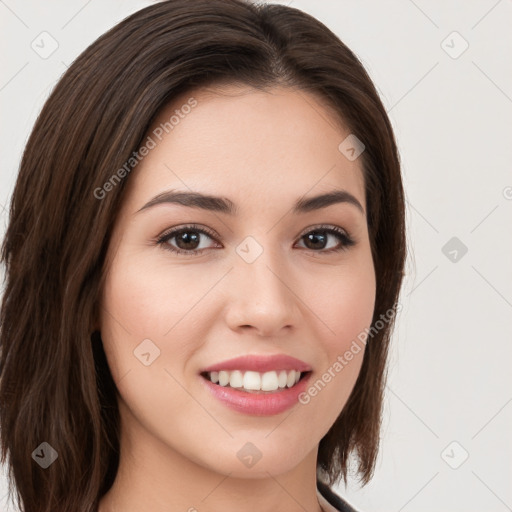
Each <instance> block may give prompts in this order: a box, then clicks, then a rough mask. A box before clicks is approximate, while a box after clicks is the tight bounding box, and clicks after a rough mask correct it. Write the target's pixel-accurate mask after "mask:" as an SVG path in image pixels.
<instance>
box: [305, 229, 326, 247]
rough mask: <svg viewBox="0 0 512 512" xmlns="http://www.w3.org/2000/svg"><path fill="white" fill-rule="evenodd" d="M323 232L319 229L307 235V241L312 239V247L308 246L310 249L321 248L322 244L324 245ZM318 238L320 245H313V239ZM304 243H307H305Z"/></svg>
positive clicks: (316, 239)
mask: <svg viewBox="0 0 512 512" xmlns="http://www.w3.org/2000/svg"><path fill="white" fill-rule="evenodd" d="M325 238H326V237H325V234H321V232H320V231H314V232H313V233H310V234H309V235H307V240H308V242H310V241H313V247H310V248H312V249H323V246H324V245H325ZM318 239H320V240H321V241H320V245H315V243H314V242H315V241H318ZM306 245H308V244H307V243H306Z"/></svg>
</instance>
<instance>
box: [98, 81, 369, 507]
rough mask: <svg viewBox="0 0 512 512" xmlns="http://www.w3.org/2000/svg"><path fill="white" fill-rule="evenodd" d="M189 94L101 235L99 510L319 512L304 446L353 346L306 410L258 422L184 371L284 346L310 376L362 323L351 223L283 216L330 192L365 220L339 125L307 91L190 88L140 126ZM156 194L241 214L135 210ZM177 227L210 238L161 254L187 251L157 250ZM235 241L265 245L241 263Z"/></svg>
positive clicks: (359, 224)
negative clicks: (111, 478) (105, 484)
mask: <svg viewBox="0 0 512 512" xmlns="http://www.w3.org/2000/svg"><path fill="white" fill-rule="evenodd" d="M191 96H193V97H194V98H195V99H196V100H197V106H195V107H194V108H193V109H192V110H191V112H190V114H188V115H187V116H184V117H183V118H182V119H180V121H179V124H177V125H176V126H175V127H174V129H173V130H172V131H171V132H170V133H169V134H168V135H166V136H165V137H164V138H163V139H162V141H160V142H159V143H158V144H157V146H156V147H155V148H154V149H152V150H151V151H150V152H149V154H148V155H147V156H146V157H145V158H144V159H143V160H142V162H141V163H139V164H138V166H137V167H136V169H134V170H133V171H132V174H131V175H130V177H129V180H130V182H129V184H128V185H129V186H128V188H127V195H126V196H125V198H124V202H123V205H122V209H121V212H120V216H119V217H118V219H117V222H116V225H115V229H114V233H113V236H112V239H111V242H110V249H109V255H108V261H109V264H108V266H107V276H106V282H105V286H104V289H103V290H102V296H101V306H102V307H101V308H100V310H101V312H102V313H101V317H100V318H99V319H98V324H97V328H98V329H99V330H100V331H101V335H102V339H103V344H104V349H105V353H106V355H107V360H108V363H109V366H110V368H111V372H112V376H113V378H114V381H115V383H116V386H117V388H118V392H119V396H118V400H119V409H120V414H121V423H122V432H121V456H120V466H119V471H118V474H117V477H116V480H115V482H114V484H113V486H112V488H111V489H110V491H109V492H108V493H107V494H106V495H105V496H104V497H103V499H102V500H101V501H100V507H99V512H116V511H119V512H120V511H123V512H132V511H133V512H135V511H137V512H139V511H140V510H148V511H151V512H164V511H165V512H169V511H171V512H174V511H176V512H178V511H182V512H183V511H190V512H192V511H195V510H197V511H199V512H203V511H218V510H222V511H223V512H235V511H236V512H239V511H240V510H248V508H250V509H251V510H253V511H255V512H299V511H301V512H303V511H304V510H308V511H311V512H313V511H315V512H319V511H320V510H321V508H320V505H319V503H318V500H317V495H316V459H317V452H318V443H319V442H320V440H321V439H322V437H323V436H324V435H325V434H326V433H327V431H328V430H329V429H330V427H331V426H332V424H333V423H334V421H335V420H336V418H337V416H338V415H339V414H340V412H341V410H342V409H343V406H344V405H345V403H346V401H347V399H348V397H349V395H350V392H351V390H352V388H353V386H354V384H355V381H356V378H357V376H358V374H359V371H360V367H361V363H362V359H363V354H364V347H363V349H362V350H360V351H359V352H358V353H357V354H355V355H354V357H353V359H352V360H351V361H350V362H349V363H348V364H347V365H346V366H344V368H343V370H342V371H340V372H338V373H336V374H335V375H336V376H335V378H332V379H331V380H330V382H329V383H328V384H327V385H325V386H323V387H322V388H321V389H322V390H321V391H320V392H319V393H318V394H317V395H316V396H315V397H314V398H311V401H310V402H309V403H308V404H307V405H302V404H300V403H297V404H295V405H294V406H293V408H291V409H288V410H287V411H285V412H284V413H281V414H278V415H273V416H267V417H263V416H253V415H247V414H242V413H240V412H236V411H233V410H231V409H228V408H227V407H226V406H225V405H224V404H223V403H221V402H219V401H218V400H217V399H215V398H214V397H213V396H212V395H210V393H208V392H207V390H206V389H204V386H203V385H202V384H203V383H202V382H201V379H202V377H200V376H199V372H200V371H201V369H202V368H205V367H206V366H209V365H212V364H213V363H217V362H220V361H224V360H226V359H231V358H233V357H236V356H240V355H245V354H279V353H284V354H288V355H291V356H293V357H297V358H299V359H301V360H303V361H306V362H307V363H309V364H310V365H311V366H312V368H313V374H312V376H311V381H310V382H311V383H314V382H315V381H317V379H319V378H320V377H321V376H322V374H323V373H324V372H325V371H327V369H328V368H332V366H333V363H334V362H335V361H336V359H337V357H338V356H343V354H344V353H345V352H346V350H348V349H349V347H350V345H351V343H352V342H353V340H354V339H356V337H357V335H358V334H359V333H361V332H362V331H363V330H364V329H365V328H366V327H369V326H370V324H371V319H372V314H373V308H374V301H375V285H376V283H375V273H374V266H373V261H372V256H371V250H370V243H369V238H368V228H367V222H366V215H365V213H363V212H361V211H359V210H358V209H357V208H356V207H355V206H354V205H352V204H349V203H337V204H334V205H331V206H328V207H326V208H323V209H319V210H314V211H311V212H309V213H306V214H293V213H292V212H291V208H292V205H293V204H294V203H295V201H296V200H298V199H299V198H301V197H303V196H306V197H310V196H312V195H317V194H320V193H325V192H329V191H331V190H333V189H344V190H346V191H348V192H350V193H351V194H352V195H353V196H355V197H356V198H357V199H358V201H359V202H360V203H361V205H362V207H363V209H364V210H365V211H366V205H365V192H364V180H363V173H362V168H361V159H360V158H358V159H356V160H355V161H352V162H351V161H349V160H348V159H347V158H345V156H344V155H343V154H342V153H341V152H340V151H339V150H338V145H339V144H340V142H341V141H343V140H344V139H345V137H347V135H348V134H349V133H350V132H349V131H348V130H347V129H345V128H344V127H343V126H342V125H341V123H340V122H336V119H335V118H334V117H333V116H334V114H333V113H332V112H330V111H329V110H328V108H327V107H326V106H325V105H324V104H323V103H322V102H321V101H320V100H319V98H316V97H315V96H313V95H311V94H310V93H306V92H304V91H297V90H292V89H290V88H277V87H276V88H273V89H270V90H268V91H266V92H262V91H258V90H255V89H252V88H249V87H242V86H234V85H231V86H224V87H222V89H221V88H220V87H217V88H212V89H199V90H195V91H193V92H192V93H191V92H188V93H187V94H186V95H183V96H181V97H180V98H176V99H175V101H174V102H173V103H172V105H169V106H167V107H166V108H165V109H164V110H163V111H162V112H161V113H160V115H159V116H158V118H157V119H156V121H155V123H154V126H153V127H152V128H151V130H152V129H153V128H154V127H155V126H157V125H158V124H159V123H160V122H165V121H166V120H168V119H169V118H170V116H171V115H172V114H173V112H174V110H175V109H176V108H180V106H181V105H183V104H184V103H186V101H187V99H188V98H190V97H191ZM151 130H150V132H148V133H151ZM169 189H175V190H180V191H191V190H193V191H197V192H201V193H204V194H212V195H217V196H223V197H227V198H229V199H230V200H231V201H233V202H234V203H235V204H236V205H237V206H238V209H239V211H238V213H237V214H236V215H234V216H229V215H227V214H224V213H219V212H208V211H203V210H199V209H195V208H190V207H186V206H183V205H178V204H161V205H157V206H154V207H152V208H148V209H145V210H143V211H141V212H138V210H140V209H141V208H142V207H143V206H144V205H145V204H146V203H147V202H148V201H150V200H151V199H152V198H153V197H154V196H156V195H158V194H159V193H161V192H163V191H165V190H169ZM137 212H138V213H137ZM189 223H195V224H198V225H199V227H205V228H209V229H210V230H213V232H214V233H216V234H217V236H216V237H215V238H211V237H210V236H209V235H203V234H199V235H198V236H199V237H201V238H200V245H199V244H196V245H195V246H193V245H189V246H187V245H183V241H182V240H181V245H179V244H180V240H178V237H175V238H173V239H171V240H169V241H168V242H167V245H168V246H169V245H170V246H172V247H175V248H176V247H181V248H183V247H185V248H187V247H193V248H199V249H200V250H202V252H200V253H198V254H196V255H183V254H175V253H172V252H170V251H168V250H166V249H165V248H164V246H163V245H158V244H157V243H156V241H155V240H156V239H157V238H158V237H159V235H162V234H165V233H166V232H168V231H169V230H170V228H173V227H182V226H184V225H187V224H189ZM319 224H328V225H330V226H338V227H340V228H342V229H344V230H346V231H347V232H348V233H349V234H350V236H351V237H352V238H353V239H354V241H355V245H353V246H351V247H348V248H347V249H346V250H340V251H337V252H331V253H327V252H325V251H326V250H327V249H329V248H332V247H338V246H340V244H341V242H340V240H339V239H338V238H337V237H336V236H335V235H333V234H328V238H327V240H326V242H325V244H324V246H322V245H321V243H317V246H316V247H318V248H315V246H313V245H311V244H310V245H309V246H308V245H306V244H307V240H306V237H305V236H304V235H306V234H307V233H310V232H311V231H313V230H314V228H316V227H317V226H318V225H319ZM191 231H192V232H194V230H193V229H192V230H191ZM247 236H251V237H253V238H254V239H255V240H256V241H257V242H258V243H259V244H260V246H261V247H262V249H263V252H262V254H261V255H260V256H259V257H258V258H257V259H256V260H255V261H254V262H253V263H251V264H249V263H247V262H246V261H245V260H244V259H243V258H241V257H240V256H239V255H238V253H237V252H236V251H235V249H236V248H237V246H238V245H239V244H240V243H241V242H242V241H243V240H244V239H245V238H246V237H247ZM308 247H309V248H308ZM311 247H313V248H311ZM145 339H150V340H151V341H152V342H153V343H154V344H155V345H156V346H157V347H158V348H159V350H160V356H159V357H158V358H156V359H155V360H154V361H153V362H152V363H151V365H149V366H145V365H143V364H142V363H141V362H140V361H139V359H137V358H136V357H135V356H134V353H133V351H134V350H135V349H136V348H137V346H138V345H139V344H140V343H141V342H142V341H143V340H145ZM247 442H251V443H252V444H254V445H255V446H256V447H257V449H258V450H259V451H260V452H261V454H262V456H261V459H260V460H259V461H258V462H257V463H256V464H255V465H254V466H252V467H246V466H245V465H244V464H243V463H241V461H240V460H239V458H238V457H237V452H238V451H239V450H240V449H241V448H242V447H243V446H244V445H245V443H247ZM249 504H250V505H249Z"/></svg>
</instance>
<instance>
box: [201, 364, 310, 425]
mask: <svg viewBox="0 0 512 512" xmlns="http://www.w3.org/2000/svg"><path fill="white" fill-rule="evenodd" d="M310 377H311V372H310V373H308V374H307V375H306V376H305V377H303V378H302V379H301V380H299V382H297V384H295V385H294V386H292V387H291V388H283V389H282V391H274V392H273V393H261V394H258V393H246V392H245V391H239V390H238V389H236V388H231V387H228V386H219V385H218V384H214V383H213V382H211V381H210V380H209V379H207V378H206V377H203V376H202V375H201V376H200V379H201V380H202V381H203V382H204V385H205V386H206V388H207V389H208V390H209V391H210V393H212V394H213V395H214V396H215V397H216V398H218V399H219V400H220V401H221V402H222V403H224V404H225V405H226V406H227V407H229V408H230V409H233V410H235V411H238V412H241V413H244V414H252V415H255V416H272V415H274V414H279V413H281V412H284V411H286V410H287V409H290V407H293V406H294V405H295V404H296V403H297V402H298V401H299V395H300V394H301V393H303V392H304V391H305V389H306V387H307V384H308V381H309V378H310Z"/></svg>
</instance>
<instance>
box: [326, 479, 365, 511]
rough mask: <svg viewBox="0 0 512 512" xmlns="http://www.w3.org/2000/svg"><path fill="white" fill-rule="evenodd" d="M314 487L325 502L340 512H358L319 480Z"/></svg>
mask: <svg viewBox="0 0 512 512" xmlns="http://www.w3.org/2000/svg"><path fill="white" fill-rule="evenodd" d="M316 486H317V488H318V490H319V491H320V494H321V495H322V496H323V497H324V498H325V499H326V501H327V502H329V503H330V504H331V505H332V506H333V507H334V508H336V509H337V510H339V511H340V512H358V511H357V510H356V509H355V508H353V507H352V506H351V505H349V504H348V503H347V502H346V501H345V500H343V498H341V497H340V496H338V495H337V494H335V493H334V492H333V491H332V490H331V488H330V487H329V486H328V485H326V484H324V483H323V482H321V481H320V480H317V481H316Z"/></svg>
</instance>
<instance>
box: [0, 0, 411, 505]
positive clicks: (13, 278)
mask: <svg viewBox="0 0 512 512" xmlns="http://www.w3.org/2000/svg"><path fill="white" fill-rule="evenodd" d="M220 82H227V83H240V84H246V85H250V86H253V87H257V88H260V89H268V88H271V87H272V86H276V85H284V86H290V87H294V88H298V89H300V90H303V91H308V92H311V93H314V94H316V95H317V96H319V97H321V98H323V99H324V100H325V101H326V103H327V104H328V105H329V106H330V108H331V109H332V111H333V113H334V114H335V115H336V116H338V118H339V119H340V120H342V122H343V123H344V125H345V126H347V127H348V128H349V129H350V132H351V133H352V134H354V135H355V136H356V137H357V138H358V139H360V140H361V141H363V143H364V144H365V151H364V153H363V154H362V155H361V157H360V158H361V161H362V165H363V172H364V178H365V188H366V204H367V210H368V213H367V222H368V227H369V234H370V243H371V248H372V254H373V259H374V265H375V272H376V277H377V292H376V302H375V312H374V319H373V321H374V322H376V321H377V320H378V319H379V318H381V315H382V314H384V313H386V312H387V311H389V310H390V308H393V306H395V305H396V304H397V301H398V297H399V291H400V287H401V282H402V272H403V267H404V260H405V254H406V243H405V228H404V223H405V220H404V195H403V189H402V181H401V175H400V163H399V156H398V152H397V147H396V144H395V140H394V135H393V131H392V128H391V125H390V122H389V119H388V117H387V115H386V111H385V108H384V106H383V105H382V103H381V101H380V99H379V96H378V94H377V92H376V89H375V87H374V85H373V84H372V81H371V79H370V78H369V76H368V74H367V73H366V71H365V69H364V68H363V66H362V65H361V63H360V61H359V60H358V59H357V57H356V56H355V55H354V54H353V53H352V51H350V50H349V49H348V48H347V47H346V46H345V45H344V44H343V43H342V42H341V41H340V40H339V38H338V37H337V36H336V35H335V34H333V33H332V32H331V31H330V30H329V29H328V28H327V27H326V26H325V25H323V24H322V23H320V22H319V21H318V20H316V19H315V18H313V17H312V16H310V15H308V14H305V13H304V12H302V11H300V10H298V9H294V8H290V7H286V6H283V5H264V4H263V5H256V4H252V3H249V2H247V1H245V0H193V1H191V0H168V1H163V2H160V3H157V4H155V5H151V6H149V7H146V8H144V9H142V10H140V11H138V12H136V13H135V14H133V15H131V16H129V17H128V18H126V19H125V20H123V21H122V22H120V23H119V24H118V25H116V26H115V27H114V28H112V29H111V30H109V31H108V32H107V33H106V34H104V35H103V36H101V37H100V38H99V39H98V40H97V41H95V42H94V43H93V44H92V45H91V46H89V47H88V48H87V49H86V50H85V51H84V52H83V53H82V54H81V55H80V56H79V57H78V58H77V59H76V61H75V62H74V63H73V64H72V65H71V66H70V67H69V69H68V70H67V71H66V73H65V74H64V75H63V77H62V78H61V80H60V81H59V82H58V84H57V85H56V87H55V89H54V90H53V92H52V94H51V95H50V97H49V99H48V100H47V101H46V103H45V105H44V107H43V109H42V111H41V113H40V115H39V117H38V119H37V122H36V123H35V126H34V128H33V131H32V133H31V135H30V138H29V140H28V142H27V145H26V148H25V151H24V154H23V157H22V161H21V165H20V169H19V175H18V178H17V182H16V185H15V189H14V193H13V196H12V201H11V205H10V218H9V223H8V227H7V232H6V236H5V240H4V242H3V245H2V253H1V257H2V263H3V264H4V265H5V269H6V282H5V292H4V295H3V298H2V306H1V313H0V314H1V317H0V321H1V324H0V327H1V332H0V349H1V355H0V372H1V373H0V376H1V382H0V407H1V417H0V428H1V431H0V432H1V449H2V463H5V461H6V460H7V462H8V469H9V474H8V476H9V481H10V485H11V486H15V491H16V498H17V503H18V506H19V507H20V509H21V510H22V511H23V512H36V511H37V512H55V511H56V510H59V511H61V512H68V511H69V512H71V511H73V512H77V511H81V512H82V511H83V512H91V511H94V510H95V509H96V507H97V505H98V502H99V499H100V497H101V496H102V495H103V494H104V493H105V492H106V491H107V490H108V489H109V488H110V486H111V485H112V483H113V481H114V478H115V475H116V470H117V466H118V457H119V412H118V408H117V401H116V387H115V384H114V382H113V379H112V376H111V374H110V371H109V368H108V365H107V362H106V358H105V354H104V352H103V349H102V344H101V339H98V336H99V333H97V332H93V321H94V319H95V318H97V314H98V309H97V308H98V298H99V297H100V291H101V288H102V284H103V280H104V277H105V273H104V268H105V257H106V254H107V248H108V245H109V241H110V237H111V233H112V228H113V226H114V224H115V222H116V218H117V214H118V212H119V209H120V205H121V204H122V201H123V191H124V190H125V188H126V183H127V181H128V180H129V179H130V178H129V176H126V177H125V178H124V179H123V180H120V182H119V183H118V184H116V186H115V187H112V190H110V191H109V192H108V194H105V195H104V197H102V198H101V199H98V197H97V196H98V194H97V193H96V194H95V191H96V190H97V189H98V187H102V186H103V185H104V184H105V183H107V182H108V181H109V179H110V178H111V177H112V175H113V173H114V172H115V171H116V170H117V169H120V168H122V167H123V165H124V164H125V163H126V162H127V161H128V160H129V158H130V157H131V156H132V154H133V152H134V151H136V150H137V148H139V147H140V145H141V144H142V142H143V140H144V136H145V134H146V132H147V130H148V128H149V127H150V125H151V122H152V120H153V119H154V118H155V116H156V115H157V113H158V112H159V111H160V109H161V108H162V107H163V106H164V105H166V104H167V103H168V102H169V101H170V100H172V99H173V98H174V97H176V96H177V95H178V94H181V93H183V92H186V91H187V90H191V89H192V88H195V87H200V86H206V85H208V86H210V85H212V84H213V85H214V84H216V83H220ZM340 142H341V141H340ZM392 327H393V319H391V320H390V321H388V322H386V323H385V325H384V327H383V328H382V329H379V330H377V332H376V334H375V335H374V336H372V337H371V339H370V341H368V344H367V346H366V351H365V354H364V359H363V364H362V368H361V371H360V374H359V376H358V379H357V382H356V384H355V387H354V389H353V391H352V393H351V395H350V398H349V400H348V402H347V404H346V406H345V407H344V409H343V411H342V413H341V414H340V416H339V417H338V418H337V420H336V422H335V423H334V425H333V426H332V428H331V429H330V430H329V432H328V433H327V434H326V435H325V436H324V437H323V438H322V440H321V442H320V445H319V452H318V460H317V466H318V468H319V469H320V470H322V471H323V472H324V473H325V475H326V478H327V481H328V484H329V485H333V484H334V483H336V482H338V481H339V480H340V479H341V477H343V479H344V480H345V481H346V479H347V468H348V466H349V456H350V455H351V454H354V455H356V456H357V462H358V472H359V474H360V477H361V481H362V482H363V484H366V483H367V482H368V481H369V480H370V478H371V476H372V474H373V471H374V466H375V460H376V456H377V452H378V444H379V432H380V422H381V408H382V399H383V388H384V385H385V373H386V360H387V352H388V345H389V339H390V333H391V330H392ZM95 341H96V342H95ZM42 443H48V445H50V446H51V447H52V448H53V449H54V450H55V451H56V453H57V454H58V459H57V462H56V463H53V464H51V465H50V466H49V467H47V468H46V469H43V468H42V467H41V466H40V465H39V464H36V462H35V461H36V458H37V455H38V453H39V452H40V453H41V454H43V453H44V454H45V456H47V455H48V453H49V452H48V450H49V448H48V446H47V445H42V446H41V444H42ZM37 450H39V452H38V451H37ZM41 450H42V451H41ZM45 450H46V452H45ZM10 491H11V492H12V489H10ZM11 499H12V498H11Z"/></svg>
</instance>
